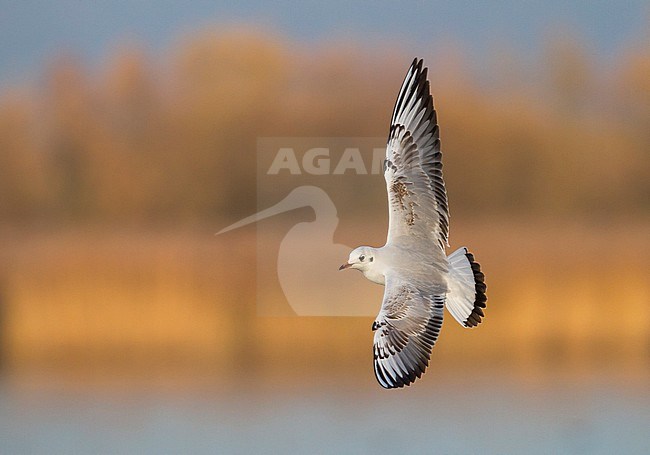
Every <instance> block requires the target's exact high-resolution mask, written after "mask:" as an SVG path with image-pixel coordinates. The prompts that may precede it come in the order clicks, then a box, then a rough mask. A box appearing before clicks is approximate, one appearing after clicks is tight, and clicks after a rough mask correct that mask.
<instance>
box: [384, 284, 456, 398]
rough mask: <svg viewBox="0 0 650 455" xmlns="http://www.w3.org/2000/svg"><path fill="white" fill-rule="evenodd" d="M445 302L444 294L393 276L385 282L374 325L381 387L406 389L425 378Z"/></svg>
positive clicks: (438, 331)
mask: <svg viewBox="0 0 650 455" xmlns="http://www.w3.org/2000/svg"><path fill="white" fill-rule="evenodd" d="M444 302H445V295H444V294H441V295H432V294H428V293H427V292H426V291H424V290H421V289H418V288H417V287H415V286H413V285H411V284H409V283H407V282H404V281H397V280H394V279H390V277H389V279H388V280H387V281H386V289H385V292H384V301H383V303H382V307H381V311H380V312H379V315H378V316H377V319H376V320H375V322H374V323H373V326H372V328H373V330H374V331H375V336H374V348H373V353H374V367H375V376H376V377H377V381H378V382H379V384H380V385H381V386H382V387H384V388H387V389H392V388H399V387H404V386H407V385H409V384H411V383H413V382H414V381H415V380H416V379H417V378H419V377H420V376H422V374H423V373H424V371H425V370H426V368H427V366H428V365H429V360H430V358H431V349H432V348H433V346H434V344H435V343H436V340H437V339H438V335H439V334H440V329H441V327H442V317H443V306H444Z"/></svg>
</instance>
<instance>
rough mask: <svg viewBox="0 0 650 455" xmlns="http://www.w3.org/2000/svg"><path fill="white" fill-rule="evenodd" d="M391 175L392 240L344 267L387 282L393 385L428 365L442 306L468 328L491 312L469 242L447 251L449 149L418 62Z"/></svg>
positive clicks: (381, 364) (399, 116)
mask: <svg viewBox="0 0 650 455" xmlns="http://www.w3.org/2000/svg"><path fill="white" fill-rule="evenodd" d="M384 178H385V179H386V187H387V191H388V210H389V226H388V238H387V240H386V245H384V246H383V247H381V248H372V247H368V246H361V247H359V248H356V249H354V250H353V251H352V252H351V253H350V257H349V258H348V262H347V263H345V264H343V265H342V266H341V267H340V270H343V269H357V270H360V271H361V272H362V273H363V274H364V276H365V277H366V278H367V279H369V280H370V281H372V282H374V283H378V284H383V285H384V286H385V290H384V299H383V302H382V304H381V310H380V311H379V315H378V316H377V318H376V319H375V321H374V322H373V324H372V330H373V331H374V332H375V335H374V348H373V353H374V367H375V376H376V377H377V381H379V384H380V385H381V386H382V387H384V388H387V389H392V388H399V387H404V386H407V385H410V384H411V383H413V382H414V381H415V380H416V379H417V378H419V377H420V376H422V374H423V373H424V371H425V369H426V368H427V366H428V365H429V359H430V357H431V349H432V348H433V345H434V344H435V342H436V340H437V339H438V334H439V333H440V328H441V327H442V316H443V307H444V306H446V307H447V310H448V311H449V313H451V315H452V316H453V317H454V319H456V321H458V322H459V323H460V324H461V325H462V326H463V327H476V326H477V325H478V324H480V323H481V320H482V318H483V317H484V316H485V314H484V313H483V309H484V308H485V307H486V301H487V297H486V294H485V291H486V285H485V277H484V275H483V273H482V272H481V267H480V265H479V264H478V262H476V261H475V260H474V256H473V255H472V253H470V252H469V251H468V250H467V248H465V247H463V248H460V249H458V250H456V251H454V252H453V253H452V254H450V255H449V256H447V254H446V252H445V248H446V247H448V246H449V243H448V234H449V210H448V203H447V191H446V190H445V182H444V181H443V179H442V153H441V152H440V136H439V129H438V122H437V116H436V111H435V109H434V107H433V97H432V96H431V93H430V91H429V81H428V80H427V68H423V63H422V60H418V59H415V60H413V63H412V64H411V67H410V68H409V70H408V73H407V74H406V78H405V79H404V82H403V83H402V87H401V89H400V91H399V95H398V96H397V101H396V102H395V108H394V111H393V116H392V119H391V124H390V132H389V135H388V144H387V146H386V160H385V161H384Z"/></svg>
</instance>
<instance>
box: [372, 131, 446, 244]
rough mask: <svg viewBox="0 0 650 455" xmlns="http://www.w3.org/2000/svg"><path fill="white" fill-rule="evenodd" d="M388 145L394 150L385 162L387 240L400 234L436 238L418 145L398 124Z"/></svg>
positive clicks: (432, 204)
mask: <svg viewBox="0 0 650 455" xmlns="http://www.w3.org/2000/svg"><path fill="white" fill-rule="evenodd" d="M387 148H388V149H389V150H393V152H391V153H390V154H391V156H392V158H391V159H387V160H386V161H385V163H384V178H385V179H386V191H387V193H388V216H389V223H388V241H387V243H395V242H398V241H399V240H398V239H399V238H400V237H403V236H408V237H409V239H411V240H412V239H425V240H426V241H427V243H429V242H431V241H433V240H435V238H436V237H435V232H436V231H435V229H434V230H432V226H431V222H430V221H431V220H432V219H436V218H437V216H438V215H437V212H436V210H435V196H434V193H433V192H432V191H431V190H430V186H429V181H430V180H429V177H427V175H426V173H425V171H424V169H422V166H421V165H420V156H419V152H418V149H417V146H416V145H415V143H414V142H413V138H412V137H411V135H410V133H409V132H408V131H406V129H405V128H404V127H403V126H397V127H396V128H395V134H393V135H392V137H391V138H390V140H389V142H388V147H387Z"/></svg>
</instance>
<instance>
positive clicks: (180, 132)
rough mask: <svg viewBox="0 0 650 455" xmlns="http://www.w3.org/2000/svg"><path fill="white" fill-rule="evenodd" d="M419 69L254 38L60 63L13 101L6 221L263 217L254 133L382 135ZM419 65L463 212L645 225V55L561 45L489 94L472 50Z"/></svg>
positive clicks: (5, 141) (5, 117) (204, 37)
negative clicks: (157, 56)
mask: <svg viewBox="0 0 650 455" xmlns="http://www.w3.org/2000/svg"><path fill="white" fill-rule="evenodd" d="M412 57H413V56H412V55H410V54H408V52H404V51H400V50H396V49H392V50H390V51H382V52H380V51H378V50H368V49H364V48H362V47H359V46H357V45H355V43H347V42H339V43H335V44H331V45H329V46H322V47H318V46H313V47H311V48H309V49H307V48H298V47H296V46H295V45H294V44H292V43H288V42H285V41H283V40H282V39H280V38H278V37H276V36H274V35H273V34H272V33H262V32H259V31H254V30H252V29H246V28H240V29H229V30H225V31H217V32H212V31H207V32H203V33H197V34H196V35H194V36H192V37H189V38H188V39H186V40H184V41H183V42H181V43H179V44H177V45H176V46H175V47H174V48H172V49H170V50H169V51H168V52H167V53H166V54H165V57H164V59H162V61H154V59H152V58H151V57H149V56H148V55H147V54H146V52H144V51H142V50H140V49H139V48H138V47H137V46H125V47H122V48H120V49H119V50H117V51H116V52H115V53H114V54H113V55H112V56H111V57H109V58H107V59H106V61H105V64H104V65H103V66H102V67H101V68H100V69H98V70H96V71H90V70H89V69H88V68H85V67H84V66H83V65H82V64H81V63H80V62H79V61H77V60H76V59H75V58H74V57H70V56H59V57H58V58H56V59H55V60H54V61H53V62H51V64H50V65H49V66H48V68H47V69H46V71H44V74H43V75H42V76H41V77H40V79H39V82H38V83H37V84H36V86H35V87H34V86H30V87H22V88H13V89H6V90H5V91H4V92H3V93H2V94H0V220H1V221H0V223H3V224H24V223H27V224H41V223H102V224H104V223H127V224H128V223H134V224H145V225H146V224H154V223H167V224H178V223H196V222H205V221H209V222H212V221H214V220H216V219H224V218H226V219H228V218H238V217H241V216H242V215H245V214H250V213H252V212H254V211H255V206H256V202H255V197H256V188H255V177H256V140H257V138H258V137H261V136H318V137H327V136H383V135H385V134H386V133H387V130H388V122H389V117H390V113H391V109H392V106H393V103H394V98H395V96H396V93H397V90H398V88H399V84H400V83H401V80H402V78H403V76H404V74H405V71H406V69H407V67H408V65H409V63H410V60H411V58H412ZM423 57H425V62H426V63H427V65H428V66H429V68H430V79H431V84H432V90H433V92H434V97H435V99H436V104H437V108H438V111H439V118H440V121H441V133H442V140H443V152H444V153H445V172H446V175H447V180H448V186H449V187H450V192H451V193H450V194H451V195H452V210H453V212H454V214H455V215H459V216H468V217H469V216H491V215H500V216H501V215H512V216H532V217H535V216H544V217H576V216H577V217H586V218H589V219H590V218H592V217H593V218H600V217H603V216H604V217H606V218H608V219H609V218H612V217H621V216H637V215H639V214H642V215H643V216H647V214H648V208H650V178H649V177H650V172H649V171H650V165H649V162H650V160H649V157H650V46H649V45H647V44H645V45H638V46H636V47H635V46H630V48H629V49H627V50H625V51H624V52H622V53H621V55H619V56H617V57H616V58H613V59H612V60H611V61H610V62H609V63H606V62H605V63H604V62H602V61H601V60H600V59H596V58H595V57H592V56H590V55H589V54H588V53H587V52H586V51H585V50H584V46H581V45H580V44H579V43H578V41H577V40H573V39H570V38H562V39H558V40H557V41H555V42H552V43H550V44H549V46H548V49H547V52H546V54H545V57H544V59H543V61H540V62H538V63H536V65H535V68H533V69H532V70H531V69H526V68H524V67H523V66H522V65H521V64H519V63H518V60H517V59H515V58H509V59H508V58H495V62H496V63H495V67H494V68H492V73H493V74H492V76H491V79H492V80H493V83H491V84H490V83H488V84H486V83H484V79H481V77H479V76H477V75H475V74H473V71H472V70H469V69H468V67H470V66H471V65H467V64H466V61H467V58H466V57H465V56H464V55H463V53H462V52H458V51H455V50H453V49H451V50H449V49H448V50H446V51H445V52H440V53H438V55H429V56H427V55H425V56H423ZM282 196H284V195H278V198H280V197H282ZM351 197H352V199H351V200H353V195H352V196H351ZM369 210H373V211H374V208H372V207H371V208H369Z"/></svg>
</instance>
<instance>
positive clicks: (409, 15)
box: [0, 0, 650, 87]
mask: <svg viewBox="0 0 650 455" xmlns="http://www.w3.org/2000/svg"><path fill="white" fill-rule="evenodd" d="M242 22H243V23H247V24H253V25H255V24H259V25H261V26H263V27H264V28H266V29H270V30H274V31H276V32H278V33H279V34H280V35H281V36H284V37H286V38H287V39H290V40H296V41H299V42H303V43H305V44H307V45H308V44H309V43H317V42H321V41H334V40H336V39H337V38H340V37H345V38H354V39H358V40H359V41H361V42H365V43H368V44H373V43H374V42H382V41H383V40H392V41H395V42H396V43H398V44H399V45H401V46H407V47H409V48H412V50H413V52H418V51H422V50H423V49H427V48H431V47H435V46H436V45H439V43H442V42H449V41H450V40H452V41H453V42H455V43H459V44H460V45H462V46H463V47H464V48H466V50H467V51H468V52H469V53H470V55H473V56H476V58H477V59H480V57H481V55H485V54H487V53H488V52H489V51H490V50H492V49H494V48H495V47H496V46H500V45H503V44H504V43H505V44H507V46H508V48H509V50H511V51H514V52H517V53H519V54H521V55H530V54H533V55H534V54H535V53H538V52H539V51H540V50H541V49H542V48H543V45H544V42H546V41H547V40H548V39H549V37H550V35H551V34H552V33H553V32H554V31H555V30H558V29H563V30H569V31H570V32H571V33H572V34H573V35H575V36H577V37H579V38H581V39H582V41H583V42H584V43H585V45H586V46H587V49H588V50H589V52H592V53H595V54H598V55H599V56H603V57H605V58H607V57H609V56H612V55H615V54H616V53H617V52H618V51H620V50H621V49H622V48H625V47H626V46H627V45H629V44H630V43H634V42H637V43H638V42H640V41H641V40H643V39H646V40H647V39H650V37H649V35H648V32H646V31H645V29H646V28H648V26H649V24H650V2H648V1H647V0H627V1H606V0H592V1H588V0H580V1H570V0H565V1H563V0H546V1H530V0H519V1H517V0H503V1H464V0H456V1H406V2H397V1H395V0H376V1H373V2H354V1H351V0H347V1H345V0H330V1H322V0H319V1H313V0H302V1H300V0H276V1H270V2H264V1H261V0H240V1H238V2H234V1H229V2H222V1H218V0H210V1H208V0H193V1H189V2H177V1H176V2H174V1H169V0H159V1H152V0H131V1H127V0H113V1H105V0H96V1H81V0H76V1H74V0H57V1H45V0H42V1H34V0H14V1H7V0H0V43H1V45H0V87H2V86H6V85H8V84H11V83H14V82H19V81H22V80H24V79H25V78H30V77H33V76H34V74H37V73H38V72H39V71H40V70H41V69H42V68H43V65H44V63H45V62H47V59H48V56H50V55H53V54H54V55H56V54H57V53H60V52H62V51H66V52H68V53H70V52H72V53H74V54H77V55H79V56H80V57H81V58H82V59H83V60H84V61H85V62H88V63H89V64H91V65H92V64H96V63H98V62H101V61H102V59H103V57H104V56H106V55H107V53H109V52H110V51H111V49H112V48H114V47H115V46H116V45H118V44H119V43H121V42H124V41H129V42H131V41H135V42H138V43H141V44H142V45H143V46H144V47H145V49H149V50H151V51H152V52H154V53H160V52H163V51H164V50H165V49H167V48H169V46H170V45H171V44H172V43H174V42H175V41H176V40H178V38H179V37H180V36H183V35H185V34H187V33H188V32H190V31H192V30H194V29H198V28H201V27H205V26H208V25H221V24H224V25H229V24H233V23H242Z"/></svg>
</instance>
